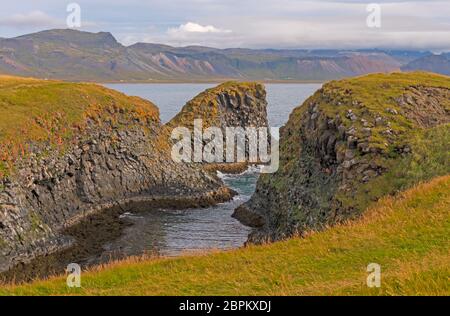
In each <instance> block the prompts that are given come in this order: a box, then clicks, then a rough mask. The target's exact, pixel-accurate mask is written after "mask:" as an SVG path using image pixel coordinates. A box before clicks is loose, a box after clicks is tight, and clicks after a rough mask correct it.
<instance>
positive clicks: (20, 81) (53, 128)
mask: <svg viewBox="0 0 450 316" xmlns="http://www.w3.org/2000/svg"><path fill="white" fill-rule="evenodd" d="M118 112H121V113H123V114H124V115H125V116H126V117H129V118H130V119H131V120H132V121H135V120H139V121H141V122H146V123H150V121H158V120H159V113H158V109H157V108H156V107H155V106H154V105H153V104H152V103H151V102H148V101H145V100H143V99H140V98H137V97H128V96H126V95H124V94H122V93H119V92H117V91H114V90H110V89H107V88H104V87H102V86H98V85H94V84H82V83H78V84H75V83H66V82H60V81H51V80H48V81H47V80H37V79H30V78H20V77H9V76H0V177H1V176H4V175H8V173H10V172H11V169H12V167H13V164H14V162H15V160H16V159H17V158H19V157H23V156H25V155H26V153H27V151H28V149H29V148H28V147H29V145H30V144H31V143H34V142H40V143H47V144H49V145H50V146H52V147H60V146H64V145H66V144H68V143H69V142H70V140H71V139H73V137H74V136H75V135H78V134H79V133H81V132H82V131H83V129H84V128H85V126H86V122H87V120H88V118H90V119H91V120H92V121H94V122H97V123H98V124H101V122H102V121H111V122H113V123H117V122H115V120H116V119H117V115H116V114H117V113H118Z"/></svg>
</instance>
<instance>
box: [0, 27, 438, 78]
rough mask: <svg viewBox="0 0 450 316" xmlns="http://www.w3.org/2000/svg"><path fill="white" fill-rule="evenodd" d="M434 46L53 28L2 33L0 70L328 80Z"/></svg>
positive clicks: (389, 66)
mask: <svg viewBox="0 0 450 316" xmlns="http://www.w3.org/2000/svg"><path fill="white" fill-rule="evenodd" d="M429 54H430V53H429V52H418V51H401V50H380V49H365V50H305V49H249V48H226V49H219V48H213V47H205V46H195V45H191V46H186V47H172V46H169V45H164V44H155V43H136V44H133V45H130V46H124V45H122V44H121V43H120V42H118V41H117V40H116V39H115V37H114V36H113V35H112V34H111V33H108V32H98V33H90V32H84V31H78V30H73V29H54V30H46V31H41V32H37V33H32V34H26V35H22V36H18V37H14V38H8V39H0V73H3V74H7V75H18V76H28V77H38V78H48V79H61V80H69V81H100V82H121V81H127V82H134V81H136V82H149V81H150V82H152V81H201V80H210V81H223V80H228V79H235V80H236V79H237V80H263V81H271V80H274V81H277V80H286V81H302V80H305V81H326V80H332V79H340V78H343V77H349V76H358V75H363V74H367V73H373V72H392V71H398V70H400V68H401V67H403V66H405V65H407V64H408V63H409V62H411V61H413V60H415V59H418V58H421V57H424V56H427V55H429Z"/></svg>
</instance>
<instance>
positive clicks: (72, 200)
mask: <svg viewBox="0 0 450 316" xmlns="http://www.w3.org/2000/svg"><path fill="white" fill-rule="evenodd" d="M48 84H50V85H51V84H57V83H53V82H50V83H48ZM243 86H245V88H243V89H242V91H244V92H243V93H245V97H246V98H247V100H252V102H255V100H262V101H261V102H263V106H264V111H263V112H262V113H255V115H258V116H261V117H262V120H263V121H264V120H267V118H266V117H265V116H266V112H265V104H266V103H265V100H264V96H265V93H264V94H261V90H258V91H256V90H252V89H248V87H247V86H246V85H243ZM227 87H230V84H229V83H228V84H225V85H222V86H219V87H218V88H217V89H218V90H216V91H220V93H219V92H217V93H218V96H217V99H218V100H220V98H223V97H228V94H227V91H228V90H227V89H228V88H227ZM231 87H232V89H233V92H232V93H233V96H235V95H236V93H239V91H240V90H239V89H240V84H232V85H231ZM261 87H262V86H261ZM259 89H261V88H259ZM262 89H263V88H262ZM216 91H214V90H211V91H209V95H214V93H216ZM252 93H255V95H252ZM122 97H123V96H122ZM245 97H244V95H242V100H243V102H241V103H240V105H241V106H242V107H243V106H245V105H246V101H245V100H246V99H245ZM129 101H131V102H133V101H135V98H130V100H129ZM140 102H142V100H140ZM113 103H114V102H113ZM146 106H148V107H149V108H152V107H154V105H152V104H151V103H150V102H147V105H146ZM220 106H226V104H222V105H220ZM238 108H240V107H238ZM155 109H156V107H155ZM129 111H130V110H117V105H112V106H111V107H108V108H107V110H106V113H107V114H108V115H104V114H102V113H100V115H99V116H98V118H97V119H96V120H91V119H89V118H88V119H87V122H86V127H85V128H84V129H83V130H82V131H79V133H75V136H74V137H73V138H71V139H70V144H69V145H67V146H65V147H64V148H63V149H58V150H56V149H54V147H52V146H50V145H49V144H48V143H45V142H44V143H39V142H30V143H29V144H31V145H30V148H31V150H30V152H29V153H27V155H23V156H22V157H19V159H17V161H16V162H15V172H13V173H11V174H10V175H9V176H6V177H3V179H2V180H1V181H0V272H1V271H7V270H9V269H11V268H12V267H15V266H16V267H17V266H18V265H21V266H23V265H26V264H27V263H30V262H32V261H33V260H34V259H36V258H38V257H41V256H48V255H49V254H52V253H53V254H54V253H58V252H64V251H66V250H67V249H70V248H71V247H74V242H75V241H74V240H73V239H70V238H67V236H66V235H65V234H64V232H65V231H67V230H69V229H71V228H72V227H75V226H77V225H80V223H83V222H84V221H85V220H86V219H88V218H90V217H96V216H97V217H98V216H101V214H102V213H104V212H107V211H108V210H111V209H116V210H118V212H119V213H125V212H127V211H129V210H130V209H133V210H134V211H136V210H139V209H148V208H149V207H154V208H159V207H164V208H177V209H184V208H192V207H207V206H211V205H215V204H217V203H221V202H225V201H228V200H230V199H232V198H233V196H234V195H235V192H233V191H232V190H231V189H229V188H228V187H226V186H225V185H224V184H223V182H222V181H221V180H220V179H219V178H218V177H217V176H216V175H215V172H211V171H210V170H205V169H204V168H203V166H202V165H196V164H187V163H183V164H179V163H175V162H174V161H172V159H171V157H170V148H171V146H170V144H171V143H170V140H169V134H168V133H167V129H166V128H165V127H164V126H163V125H161V123H160V121H159V117H158V115H155V116H153V117H152V118H151V119H149V118H148V117H146V118H145V119H141V118H139V117H138V118H136V115H130V113H129ZM131 111H133V110H131ZM155 111H156V112H157V109H156V110H155ZM227 111H232V109H231V110H227ZM136 112H138V113H139V114H140V112H139V111H136ZM203 115H210V113H203ZM221 119H222V118H219V121H218V122H220V120H221ZM239 123H240V124H246V122H245V120H244V121H240V122H239ZM223 124H226V122H223Z"/></svg>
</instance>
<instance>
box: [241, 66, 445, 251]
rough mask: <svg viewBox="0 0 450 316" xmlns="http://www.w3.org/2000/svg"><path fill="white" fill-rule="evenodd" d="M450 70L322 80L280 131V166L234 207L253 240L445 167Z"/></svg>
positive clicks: (318, 225)
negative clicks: (442, 73)
mask: <svg viewBox="0 0 450 316" xmlns="http://www.w3.org/2000/svg"><path fill="white" fill-rule="evenodd" d="M449 123H450V78H449V77H445V76H438V75H433V74H426V73H413V74H391V75H369V76H366V77H361V78H356V79H348V80H342V81H337V82H330V83H328V84H325V85H324V86H323V88H322V89H320V90H319V91H318V92H317V93H316V94H315V95H314V96H312V97H311V98H309V99H308V100H307V101H306V102H305V103H304V104H303V105H302V106H301V107H298V108H296V109H295V110H294V111H293V112H292V114H291V115H290V118H289V121H288V123H287V124H286V126H285V127H284V128H283V129H282V132H281V141H280V169H279V171H278V172H277V173H276V174H274V175H262V176H261V177H260V179H259V182H258V184H257V188H256V193H255V194H254V195H253V197H252V198H251V200H250V201H249V202H247V203H245V204H244V205H242V206H240V207H239V208H238V209H237V210H236V211H235V213H234V216H235V217H236V218H237V219H239V220H240V221H241V222H242V223H244V224H246V225H248V226H252V227H254V230H253V232H252V233H251V235H250V237H249V241H250V242H256V243H259V242H263V241H267V240H278V239H282V238H285V237H289V236H292V235H296V234H302V233H303V232H305V231H307V230H316V229H322V228H323V227H326V226H328V225H332V224H335V223H338V222H342V221H345V220H347V219H351V218H354V217H357V216H359V215H360V214H361V213H362V212H363V211H364V210H365V209H366V207H367V206H368V205H370V203H372V202H373V201H376V200H377V199H378V198H380V197H381V196H383V195H386V194H392V193H395V192H397V191H399V190H403V189H405V188H408V187H410V186H412V185H414V184H416V183H418V182H420V181H424V180H427V179H430V178H431V177H434V176H439V175H443V174H448V173H450V169H449V168H450V165H449V164H448V161H449V159H450V157H449V152H448V144H449V143H450V130H449V129H450V125H449Z"/></svg>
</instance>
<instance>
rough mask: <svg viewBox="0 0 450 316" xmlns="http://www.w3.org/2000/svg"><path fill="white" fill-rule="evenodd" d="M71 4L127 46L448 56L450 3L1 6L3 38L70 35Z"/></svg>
mask: <svg viewBox="0 0 450 316" xmlns="http://www.w3.org/2000/svg"><path fill="white" fill-rule="evenodd" d="M73 2H75V3H77V4H78V5H79V7H80V8H81V27H80V28H77V29H80V30H84V31H91V32H98V31H107V32H111V33H112V34H113V35H114V36H115V37H116V38H117V40H118V41H120V42H121V43H123V44H124V45H130V44H133V43H136V42H149V43H162V44H168V45H172V46H187V45H203V46H212V47H218V48H226V47H244V48H301V49H313V48H316V49H317V48H333V49H355V48H391V49H420V50H432V51H436V52H440V51H450V0H436V1H433V0H424V1H399V0H397V1H396V0H390V1H374V0H371V1H363V0H315V1H313V0H305V1H303V0H172V1H170V0H96V1H93V0H77V1H64V0H21V1H6V0H0V37H14V36H19V35H23V34H27V33H32V32H36V31H41V30H45V29H53V28H67V24H66V19H67V16H68V15H69V13H68V12H67V6H68V4H70V3H73ZM372 3H375V4H376V5H377V8H379V10H380V11H379V13H380V14H379V15H374V14H377V13H378V11H376V12H375V11H368V5H369V4H372ZM376 10H378V9H376ZM378 17H379V18H378ZM368 19H369V20H370V21H371V22H370V21H369V22H370V23H369V24H368V21H367V20H368ZM374 19H375V20H374ZM374 21H375V22H376V23H375V22H374ZM378 22H379V23H378ZM374 23H375V24H376V25H374ZM376 26H379V27H376Z"/></svg>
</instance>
